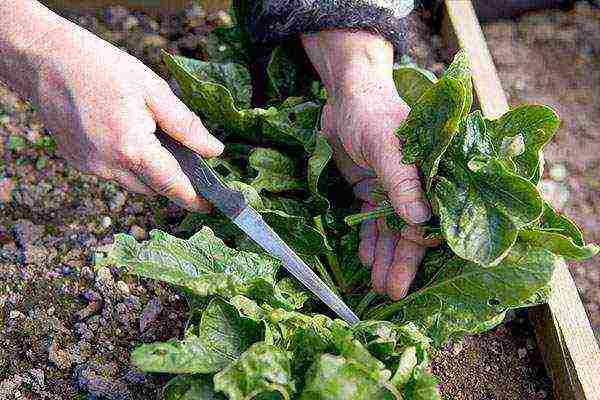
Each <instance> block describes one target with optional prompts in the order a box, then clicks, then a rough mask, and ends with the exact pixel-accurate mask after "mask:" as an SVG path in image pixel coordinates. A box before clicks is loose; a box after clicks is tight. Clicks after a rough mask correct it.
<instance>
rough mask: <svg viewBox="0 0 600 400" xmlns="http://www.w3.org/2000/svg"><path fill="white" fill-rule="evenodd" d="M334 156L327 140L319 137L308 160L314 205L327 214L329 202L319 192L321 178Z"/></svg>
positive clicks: (309, 188) (308, 176)
mask: <svg viewBox="0 0 600 400" xmlns="http://www.w3.org/2000/svg"><path fill="white" fill-rule="evenodd" d="M332 156H333V149H332V148H331V146H330V145H329V142H327V138H326V137H325V136H323V135H318V136H317V140H316V144H315V148H314V150H313V152H312V154H311V156H310V158H309V159H308V173H307V180H308V190H309V191H310V193H311V195H312V198H313V203H315V205H316V207H317V208H318V210H319V211H321V212H325V211H327V210H328V209H329V200H327V198H326V197H325V196H323V195H322V194H321V193H320V192H319V178H320V177H321V174H322V173H323V171H324V170H325V167H327V164H328V163H329V161H330V160H331V157H332Z"/></svg>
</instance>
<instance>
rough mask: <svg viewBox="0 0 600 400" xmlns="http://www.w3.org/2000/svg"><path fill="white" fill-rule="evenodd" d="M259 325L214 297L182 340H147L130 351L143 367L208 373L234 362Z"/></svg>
mask: <svg viewBox="0 0 600 400" xmlns="http://www.w3.org/2000/svg"><path fill="white" fill-rule="evenodd" d="M260 337H261V327H260V325H258V324H256V323H255V322H254V321H252V320H249V319H246V318H242V317H240V315H239V314H238V312H237V311H236V309H235V308H234V307H232V306H230V305H229V304H227V303H225V302H224V301H222V300H219V299H215V300H213V301H212V302H211V303H210V304H209V305H208V307H207V308H206V310H205V311H204V312H203V313H202V319H201V321H200V324H199V325H198V328H197V329H196V330H195V331H194V332H192V331H188V332H186V335H185V337H184V339H183V340H181V341H178V340H171V341H169V342H166V343H153V344H146V345H142V346H140V347H138V348H137V349H136V350H135V351H134V352H133V353H132V355H131V359H132V362H133V363H134V364H135V365H136V366H137V367H138V368H139V369H141V370H142V371H147V372H166V373H172V374H198V373H200V374H208V373H212V372H217V371H219V370H221V369H223V368H224V367H226V366H227V365H229V364H230V363H231V362H234V361H235V360H236V359H237V358H238V357H240V355H241V354H242V352H243V351H245V350H246V349H247V348H248V347H250V345H251V344H252V343H253V342H255V341H256V340H260Z"/></svg>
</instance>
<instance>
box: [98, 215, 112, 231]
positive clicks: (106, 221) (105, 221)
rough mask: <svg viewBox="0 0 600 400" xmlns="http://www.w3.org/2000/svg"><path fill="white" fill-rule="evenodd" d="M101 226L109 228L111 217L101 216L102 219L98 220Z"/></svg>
mask: <svg viewBox="0 0 600 400" xmlns="http://www.w3.org/2000/svg"><path fill="white" fill-rule="evenodd" d="M100 224H101V225H102V227H103V228H105V229H106V228H109V227H110V226H111V225H112V219H111V218H110V217H109V216H107V215H106V216H104V217H102V221H101V222H100Z"/></svg>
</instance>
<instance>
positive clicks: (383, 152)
mask: <svg viewBox="0 0 600 400" xmlns="http://www.w3.org/2000/svg"><path fill="white" fill-rule="evenodd" d="M372 150H373V151H372V152H370V153H372V154H371V157H369V158H370V159H371V165H372V167H373V169H374V170H375V173H376V174H377V177H378V179H379V181H380V182H381V184H382V185H383V188H384V190H385V192H386V193H387V195H388V197H389V199H390V201H391V202H392V205H393V206H394V209H395V210H396V212H397V213H398V214H399V215H400V216H402V217H403V218H404V219H405V220H406V221H407V222H409V223H413V224H421V223H423V222H426V221H427V220H429V218H430V217H431V209H430V207H429V202H428V201H427V199H426V198H425V195H424V193H423V190H422V188H421V180H420V178H419V171H418V169H417V167H416V166H415V165H407V164H404V163H403V162H402V153H401V151H400V143H399V141H398V138H397V137H396V136H395V135H393V134H391V135H389V136H387V137H386V138H385V139H383V140H378V141H377V144H376V145H375V146H373V147H372Z"/></svg>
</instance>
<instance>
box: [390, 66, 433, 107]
mask: <svg viewBox="0 0 600 400" xmlns="http://www.w3.org/2000/svg"><path fill="white" fill-rule="evenodd" d="M394 82H395V83H396V90H397V91H398V94H399V95H400V97H402V99H403V100H404V101H405V102H406V104H408V105H409V106H410V107H411V108H412V107H414V105H415V104H416V103H417V100H419V98H421V96H422V95H423V93H425V92H426V91H427V90H429V89H430V88H431V87H433V85H434V84H435V83H436V82H437V78H436V77H435V75H434V74H432V73H431V72H429V71H427V70H425V69H422V68H419V67H417V66H415V65H403V66H401V67H400V68H397V69H395V70H394Z"/></svg>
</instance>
